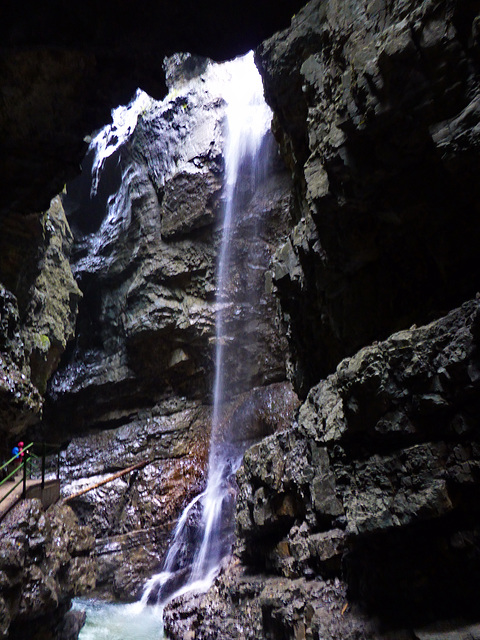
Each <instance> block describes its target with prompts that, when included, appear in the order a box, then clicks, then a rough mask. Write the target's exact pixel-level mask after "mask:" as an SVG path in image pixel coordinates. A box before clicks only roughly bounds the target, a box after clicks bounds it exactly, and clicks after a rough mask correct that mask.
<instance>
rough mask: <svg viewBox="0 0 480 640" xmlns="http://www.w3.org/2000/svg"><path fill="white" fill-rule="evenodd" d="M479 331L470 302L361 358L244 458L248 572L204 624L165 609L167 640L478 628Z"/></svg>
mask: <svg viewBox="0 0 480 640" xmlns="http://www.w3.org/2000/svg"><path fill="white" fill-rule="evenodd" d="M479 322H480V303H479V301H478V300H474V301H470V302H467V303H465V304H464V305H463V306H462V307H461V308H459V309H456V310H454V311H452V312H451V313H450V314H448V315H447V316H446V317H445V318H442V319H441V320H438V321H436V322H434V323H432V324H430V325H427V326H425V327H421V328H418V329H410V330H405V331H402V332H399V333H396V334H394V335H392V336H391V337H390V338H389V339H388V340H386V341H384V342H380V343H377V344H375V345H373V346H369V347H366V348H364V349H362V350H361V351H360V352H358V353H357V354H356V355H355V356H353V357H352V358H347V359H346V360H343V361H342V362H341V363H340V364H339V365H338V367H337V370H336V372H335V373H334V374H333V375H331V376H329V377H328V378H327V379H326V380H324V381H322V382H320V383H319V384H318V385H316V386H315V387H313V388H312V389H311V391H310V393H309V394H308V396H307V399H306V401H305V402H304V404H303V405H302V406H301V407H300V410H299V412H298V419H297V422H296V423H295V424H294V425H293V427H291V428H289V429H287V430H285V431H282V432H279V433H277V434H275V435H273V436H270V437H268V438H266V439H265V440H263V441H262V442H261V443H259V444H256V445H254V446H253V447H252V448H251V449H249V450H248V451H247V453H246V454H245V458H244V464H243V467H242V468H241V470H240V471H239V474H238V483H239V495H238V498H237V548H236V555H237V558H238V560H239V561H240V563H241V564H240V565H235V564H233V565H232V567H231V568H230V569H229V571H227V573H226V574H225V576H223V577H222V578H221V579H220V580H219V581H218V583H217V585H216V587H215V590H213V592H212V593H211V594H210V595H209V596H208V598H207V599H206V600H205V601H204V602H202V603H198V602H197V603H194V606H195V608H196V607H199V610H200V613H198V612H194V610H192V602H189V601H186V602H183V603H182V602H181V603H180V605H177V606H176V607H173V608H172V610H171V611H170V613H169V614H168V618H167V620H168V624H169V628H170V629H171V631H172V632H173V634H174V637H182V633H183V632H184V624H185V619H187V620H188V621H189V624H191V625H192V626H193V627H194V628H196V635H195V638H201V639H207V638H208V639H210V638H212V639H213V638H214V637H218V635H219V634H220V635H222V637H228V638H243V637H247V638H252V639H253V638H264V637H265V638H269V637H284V638H317V637H319V635H320V636H321V637H328V638H330V637H332V638H337V637H342V638H357V637H359V636H358V634H359V633H361V634H365V635H361V636H360V637H369V638H370V637H371V638H384V637H386V636H385V633H384V632H382V630H381V629H380V628H379V627H378V626H377V627H376V626H375V625H374V624H373V622H372V620H374V619H380V620H382V623H383V625H387V626H390V625H393V626H394V627H400V628H403V629H404V630H405V631H404V633H406V634H412V633H414V628H415V626H420V627H421V626H422V625H425V624H431V623H432V622H435V621H438V620H439V619H440V620H441V619H444V618H449V617H450V618H458V617H459V616H467V617H471V618H472V619H474V620H477V617H478V611H477V602H478V597H479V595H480V594H479V591H478V585H479V577H480V556H479V554H478V543H479V527H478V518H479V510H478V504H479V491H480V489H479V486H478V469H479V464H480V462H479V452H480V448H479V442H478V437H479V435H478V434H479V425H478V412H479V411H478V410H479V407H478V389H477V387H478V384H479V380H480V377H479V375H478V371H479V366H480V361H479V349H478V341H479V338H480V334H479V327H480V325H479ZM242 567H247V568H250V571H247V572H245V569H243V568H242ZM252 568H254V570H255V573H258V574H259V575H258V577H257V578H252V577H251V575H250V576H249V573H250V574H251V571H252ZM352 605H353V606H352ZM358 605H361V607H362V609H361V610H359V609H358ZM347 609H348V610H347ZM219 612H222V615H221V616H220V615H218V614H219ZM365 612H368V614H369V616H371V617H370V619H368V618H366V617H365ZM232 618H234V619H235V624H233V623H232ZM212 619H213V620H215V621H217V622H212ZM219 619H221V620H222V622H218V620H219ZM192 620H193V622H192ZM409 627H410V630H408V628H409ZM405 628H407V629H405ZM432 633H434V631H432ZM388 637H391V636H388ZM399 637H407V636H399ZM408 637H412V635H408ZM415 637H418V636H415ZM433 637H435V636H433Z"/></svg>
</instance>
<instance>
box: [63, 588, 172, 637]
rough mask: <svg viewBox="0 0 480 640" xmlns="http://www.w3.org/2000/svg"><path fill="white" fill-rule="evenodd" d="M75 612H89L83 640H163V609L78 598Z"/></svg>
mask: <svg viewBox="0 0 480 640" xmlns="http://www.w3.org/2000/svg"><path fill="white" fill-rule="evenodd" d="M73 608H74V609H79V610H81V611H85V612H86V614H87V619H86V622H85V625H84V627H83V628H82V630H81V631H80V635H79V640H163V639H164V638H165V636H164V634H163V623H162V615H161V610H160V608H159V607H149V606H147V607H144V606H143V605H140V603H134V604H118V603H112V602H103V601H101V600H94V599H89V598H76V599H75V600H74V601H73Z"/></svg>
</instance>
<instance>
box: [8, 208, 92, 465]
mask: <svg viewBox="0 0 480 640" xmlns="http://www.w3.org/2000/svg"><path fill="white" fill-rule="evenodd" d="M0 228H1V235H0V281H1V282H2V285H1V286H0V291H1V311H0V323H1V326H2V330H1V337H0V358H1V361H2V365H1V373H0V376H1V380H2V382H1V385H2V390H1V392H0V393H1V397H2V400H1V408H0V412H1V427H0V431H1V432H2V433H3V439H4V440H5V441H6V440H7V438H9V437H11V436H12V435H14V434H16V433H20V432H22V431H24V430H25V428H26V427H28V426H30V425H32V424H35V423H36V422H38V421H39V419H40V418H41V415H42V407H43V394H44V393H45V389H46V384H47V380H48V378H49V377H50V375H51V374H52V372H53V371H54V370H55V368H56V367H57V365H58V362H59V360H60V357H61V355H62V354H63V352H64V350H65V348H66V345H67V342H68V341H69V340H70V339H71V338H72V337H73V335H74V331H75V320H76V313H77V306H78V301H79V299H80V298H81V292H80V290H79V289H78V287H77V285H76V283H75V280H74V278H73V275H72V270H71V268H70V264H69V262H68V257H69V252H70V243H71V240H72V236H71V233H70V229H69V227H68V223H67V221H66V219H65V213H64V211H63V207H62V204H61V201H60V198H59V197H57V198H54V199H53V200H52V202H51V205H50V208H49V209H48V211H46V212H45V213H44V214H43V215H42V216H41V217H37V216H35V215H32V216H30V217H29V218H28V219H24V220H23V221H19V220H17V219H16V218H15V217H14V216H11V217H10V218H8V219H7V218H3V219H2V221H1V223H0ZM5 444H6V443H5ZM9 452H10V449H9V448H8V446H5V448H4V449H3V450H2V452H1V453H2V455H3V456H4V457H5V458H8V457H9V455H8V454H9Z"/></svg>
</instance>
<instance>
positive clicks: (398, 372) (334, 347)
mask: <svg viewBox="0 0 480 640" xmlns="http://www.w3.org/2000/svg"><path fill="white" fill-rule="evenodd" d="M477 21H478V5H477V4H476V3H466V4H464V3H457V2H441V3H436V2H435V3H434V2H432V3H430V2H424V3H420V4H419V3H413V2H408V1H407V2H390V3H386V2H366V3H349V2H343V3H338V2H333V1H332V2H315V1H314V2H311V3H309V5H307V7H306V8H305V9H304V10H302V11H301V12H300V13H299V14H298V15H297V16H295V17H294V19H293V20H292V26H291V28H290V29H288V30H287V31H285V32H282V33H279V34H277V35H276V36H274V37H273V38H271V39H270V40H268V41H267V42H265V43H263V44H262V45H261V47H260V48H259V49H258V50H257V61H258V64H259V66H260V68H261V70H262V74H263V77H264V81H265V88H266V94H267V98H268V100H269V102H270V104H271V106H272V108H273V109H274V112H275V123H274V130H275V135H276V137H277V139H278V141H279V142H280V145H281V148H282V153H283V156H284V158H285V160H286V162H287V164H288V166H289V167H290V168H291V171H292V174H293V177H294V185H293V194H294V198H293V200H292V206H291V216H292V230H291V232H290V234H289V237H288V239H287V240H286V242H285V243H284V244H283V246H281V247H279V249H278V251H277V253H276V256H275V258H274V261H273V264H272V282H273V286H274V287H275V289H276V292H277V294H278V297H279V300H280V309H281V314H282V317H283V321H284V323H285V324H286V326H287V334H288V337H289V342H290V347H291V358H292V365H293V366H292V370H291V371H292V379H293V380H294V382H295V385H296V388H297V390H298V391H300V393H301V394H302V395H303V396H304V397H305V401H304V403H303V404H302V405H301V407H300V409H299V412H298V414H297V418H296V421H295V422H294V423H293V424H292V426H291V427H290V428H289V429H286V430H285V431H283V432H279V433H277V434H275V435H273V436H271V437H268V438H267V439H265V440H264V441H262V442H261V443H258V444H257V445H255V446H254V447H252V448H251V449H250V450H248V451H247V453H246V454H245V457H244V464H243V466H242V468H241V469H240V471H239V473H238V478H237V479H238V483H239V499H238V504H237V547H236V552H235V559H234V560H233V561H232V563H231V565H230V566H229V567H228V569H227V570H226V571H225V573H224V574H223V575H222V576H221V577H220V578H219V579H218V580H217V582H216V584H215V585H214V588H213V589H212V590H211V591H210V593H209V594H208V595H207V596H206V597H205V598H203V599H202V598H189V597H184V598H182V599H180V600H179V601H178V602H176V603H173V604H171V605H169V609H168V611H167V612H166V623H167V629H168V631H169V633H170V634H171V635H172V636H173V637H174V638H183V637H185V633H187V631H186V629H190V630H191V631H190V633H191V637H192V638H196V639H197V640H199V639H202V640H206V639H209V640H210V639H211V640H213V638H218V637H222V638H231V639H233V638H252V639H253V638H255V639H258V638H285V639H287V638H288V639H290V638H292V639H298V640H299V639H304V638H308V639H311V640H313V639H314V638H319V637H321V638H342V639H343V640H345V639H346V638H352V639H353V638H402V639H403V638H410V639H411V638H438V637H439V634H441V633H445V634H447V635H446V637H452V638H458V637H478V634H479V630H478V624H477V623H478V611H477V606H476V602H478V596H479V593H478V583H479V569H480V565H479V555H478V532H479V512H478V493H479V487H478V464H479V462H478V452H479V448H478V437H479V425H478V420H477V414H478V406H477V404H478V402H477V395H478V391H477V389H476V387H477V373H476V372H477V369H478V366H479V363H478V353H479V352H478V335H479V334H478V318H479V316H478V313H479V303H478V300H477V299H472V300H470V301H468V302H465V303H463V304H462V305H461V306H460V304H461V303H462V302H463V301H464V300H466V299H468V298H474V297H475V294H476V291H477V289H478V282H479V278H478V275H479V274H478V263H477V260H476V252H477V248H478V234H479V226H478V216H477V215H476V213H475V212H476V208H477V203H478V194H477V181H476V179H475V177H474V172H475V170H476V169H475V167H477V166H478V153H477V151H476V135H477V134H476V130H477V116H476V115H475V114H477V111H478V55H477V49H478V44H477ZM472 170H473V171H472ZM456 306H457V308H456V309H454V311H451V312H450V313H447V312H448V310H449V309H452V308H454V307H456ZM433 318H437V319H436V320H435V321H433V322H431V323H430V324H426V322H428V321H431V320H432V319H433ZM413 323H416V324H413ZM412 324H413V326H411V325H412ZM422 324H423V325H424V326H420V325H422ZM417 325H419V328H417ZM409 327H410V328H409ZM394 332H395V333H394ZM392 333H393V335H391V336H390V337H389V338H387V336H388V335H390V334H392ZM379 340H381V341H380V342H378V341H379ZM369 343H373V344H370V345H369ZM365 345H369V346H365ZM359 347H363V348H361V349H360V351H358V353H356V355H355V352H356V351H357V350H358V349H359ZM347 355H348V356H350V357H347V358H346V359H342V358H344V357H345V356H347ZM328 373H330V375H329V376H328V377H326V374H328ZM322 378H324V379H322ZM462 618H463V621H462ZM446 619H450V620H453V622H449V623H446V622H445V620H446ZM449 634H451V635H449ZM442 637H443V636H442Z"/></svg>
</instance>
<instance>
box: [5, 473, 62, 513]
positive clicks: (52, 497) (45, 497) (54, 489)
mask: <svg viewBox="0 0 480 640" xmlns="http://www.w3.org/2000/svg"><path fill="white" fill-rule="evenodd" d="M19 480H20V477H19V476H18V475H17V477H16V478H15V482H10V481H7V482H5V484H3V485H1V486H0V520H1V519H2V518H3V516H4V515H5V514H6V513H7V511H9V510H10V509H11V508H12V507H13V506H14V505H15V504H16V503H17V502H18V501H19V500H20V499H21V497H22V492H23V482H19ZM16 483H18V486H16V487H15V489H14V490H13V491H12V492H11V493H10V495H9V496H8V497H7V498H5V500H3V498H4V496H6V495H7V493H8V492H9V491H11V489H12V487H13V486H14V485H15V484H16ZM59 496H60V481H59V480H45V485H44V488H43V490H42V481H41V480H27V498H39V499H40V500H41V501H42V504H43V506H44V508H47V507H49V506H50V505H51V504H53V503H54V502H56V501H57V500H58V498H59ZM2 500H3V501H2Z"/></svg>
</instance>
